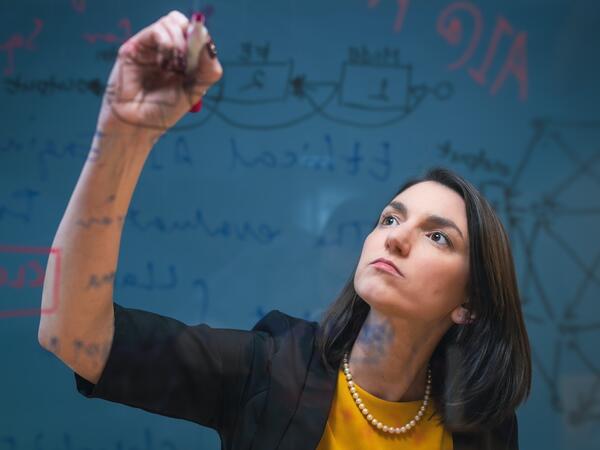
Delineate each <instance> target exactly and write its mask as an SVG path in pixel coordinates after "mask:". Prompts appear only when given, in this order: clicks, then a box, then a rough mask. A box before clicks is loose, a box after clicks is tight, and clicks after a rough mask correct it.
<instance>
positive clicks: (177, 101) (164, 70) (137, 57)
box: [98, 11, 223, 135]
mask: <svg viewBox="0 0 600 450" xmlns="http://www.w3.org/2000/svg"><path fill="white" fill-rule="evenodd" d="M190 26H191V24H190V21H189V20H188V18H187V17H185V16H184V15H183V14H182V13H181V12H179V11H171V12H170V13H169V14H168V15H166V16H164V17H162V18H160V19H159V20H158V21H156V22H154V23H153V24H151V25H150V26H148V27H146V28H144V29H143V30H141V31H139V32H138V33H137V34H135V35H134V36H132V37H131V38H130V39H129V40H127V41H126V42H125V43H123V45H121V47H120V48H119V53H118V57H117V60H116V62H115V64H114V66H113V69H112V71H111V73H110V77H109V81H108V85H107V90H106V92H105V94H104V98H103V101H102V108H101V110H100V116H99V120H98V122H99V124H98V128H99V129H100V130H103V131H104V132H106V131H107V129H109V128H113V127H117V128H118V129H119V130H122V129H123V128H126V129H128V128H131V127H136V128H143V129H150V130H155V131H158V135H160V134H162V133H164V132H165V131H167V130H168V129H169V128H170V127H172V126H173V125H174V124H175V123H176V122H177V121H178V120H179V119H180V118H181V117H182V116H183V115H184V114H185V113H187V112H188V111H189V110H190V108H191V107H192V105H194V104H195V103H197V101H198V100H199V99H200V98H201V97H202V96H203V95H204V93H205V92H206V90H207V89H208V88H209V87H210V86H212V85H213V84H214V83H216V82H217V81H219V79H220V78H221V76H222V74H223V68H222V67H221V64H220V63H219V61H218V59H217V58H216V57H215V55H214V54H213V55H212V56H211V54H210V52H209V50H208V48H207V46H206V45H205V46H203V47H202V49H201V50H200V54H199V55H197V57H198V63H197V65H196V67H195V68H194V69H193V70H191V71H190V70H187V69H188V67H187V64H188V63H187V47H188V43H187V39H186V35H187V34H188V32H192V31H196V32H197V31H198V30H189V29H188V27H190ZM194 26H196V27H198V26H199V27H204V24H203V22H194ZM203 31H204V30H203ZM209 40H210V37H209ZM191 56H192V58H193V57H195V55H191ZM138 131H141V130H138Z"/></svg>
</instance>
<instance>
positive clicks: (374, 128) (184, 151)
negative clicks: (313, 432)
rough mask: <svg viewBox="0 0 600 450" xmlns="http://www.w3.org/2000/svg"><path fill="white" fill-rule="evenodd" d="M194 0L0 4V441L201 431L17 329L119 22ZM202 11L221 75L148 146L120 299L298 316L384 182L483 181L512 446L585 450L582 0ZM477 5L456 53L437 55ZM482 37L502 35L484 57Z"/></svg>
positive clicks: (599, 156) (124, 445) (174, 309)
mask: <svg viewBox="0 0 600 450" xmlns="http://www.w3.org/2000/svg"><path fill="white" fill-rule="evenodd" d="M453 5H454V6H453ZM457 5H458V6H457ZM403 6H404V7H406V9H405V10H404V13H405V14H404V15H403V16H402V14H399V12H402V7H403ZM194 7H198V6H197V5H196V6H195V5H193V4H192V2H190V1H187V2H186V1H171V2H161V1H155V0H151V1H145V2H134V1H120V2H116V1H104V2H100V1H94V0H88V1H84V0H73V1H71V0H56V1H49V0H48V1H41V0H36V1H32V0H29V1H19V2H8V1H3V2H2V3H1V4H0V25H1V26H0V96H1V97H0V101H1V108H0V118H1V122H0V123H1V133H0V269H1V270H4V271H5V272H6V275H7V278H6V279H4V280H3V279H2V274H1V273H0V358H1V361H2V366H1V367H2V369H1V378H0V379H1V381H2V383H1V384H0V450H4V449H18V450H24V449H44V450H75V449H76V450H82V449H88V450H97V449H126V450H133V449H139V450H149V449H153V450H156V449H163V448H164V449H173V448H176V449H192V448H195V449H211V448H218V447H219V441H218V437H217V435H216V433H214V432H213V431H212V430H209V429H204V428H201V427H199V426H197V425H195V424H192V423H187V422H184V421H180V420H174V419H169V418H165V417H160V416H156V415H151V414H149V413H146V412H143V411H140V410H135V409H132V408H128V407H125V406H121V405H116V404H111V403H108V402H104V401H100V400H87V399H85V398H83V397H82V396H80V395H79V394H78V393H77V392H76V390H75V386H74V382H73V376H72V373H71V372H70V371H69V370H68V368H67V367H66V366H64V365H62V363H60V362H59V361H58V360H57V359H56V358H55V357H54V356H53V355H51V354H50V353H48V352H46V351H44V350H42V349H41V348H40V347H39V345H38V343H37V326H38V323H39V314H40V312H39V310H36V308H39V304H40V298H41V287H40V286H39V283H38V284H36V282H35V278H36V274H38V275H39V273H40V270H43V267H44V266H45V264H46V260H47V257H48V256H47V255H48V247H49V246H50V245H51V243H52V239H53V236H54V233H55V231H56V229H57V227H58V224H59V222H60V219H61V217H62V214H63V213H64V210H65V207H66V205H67V202H68V200H69V197H70V194H71V192H72V191H73V188H74V186H75V183H76V181H77V178H78V175H79V173H80V171H81V168H82V166H83V164H85V160H86V157H87V154H88V151H89V146H90V143H91V139H92V136H93V133H94V130H95V123H96V115H97V112H98V109H99V106H100V98H101V97H100V95H101V93H102V91H103V86H104V84H105V82H106V79H107V77H108V73H109V70H110V68H111V66H112V61H113V59H114V55H115V52H116V49H117V48H118V45H119V43H120V42H121V41H122V40H123V39H124V38H125V37H126V36H127V30H128V27H129V28H130V29H131V32H132V33H135V32H137V31H138V30H139V29H141V28H142V27H144V26H146V25H147V24H149V23H151V22H153V21H154V20H156V19H158V18H159V17H160V16H161V15H164V14H166V13H168V12H169V11H170V10H172V9H179V10H181V11H182V12H184V13H186V14H189V13H190V12H191V11H192V8H194ZM200 7H201V8H203V9H204V10H205V12H206V13H207V14H208V26H209V29H210V31H211V33H212V35H213V37H214V39H215V41H216V43H217V46H218V50H219V56H220V59H221V61H222V62H223V65H224V77H223V79H222V80H221V81H220V83H219V84H218V85H217V86H215V87H213V88H212V89H211V90H210V91H209V93H208V96H207V99H206V100H205V105H204V109H203V110H202V112H201V113H199V114H195V115H192V114H190V115H188V116H187V117H185V118H184V119H183V120H182V121H181V122H180V123H179V124H178V126H177V127H176V129H173V130H172V131H170V132H169V133H168V134H166V135H165V136H164V137H163V138H162V139H161V140H160V141H159V143H158V144H157V145H156V148H155V149H154V150H153V152H152V154H151V156H150V158H149V159H148V161H147V164H146V167H145V169H144V172H143V173H142V176H141V179H140V181H139V184H138V186H137V188H136V191H135V194H134V198H133V200H132V204H131V209H130V212H129V216H128V218H127V221H126V224H125V227H124V232H123V239H122V246H121V254H120V260H119V266H118V272H117V275H116V281H115V299H116V301H118V302H119V303H121V304H123V305H125V306H132V307H138V308H143V309H148V310H151V311H156V312H159V313H162V314H166V315H169V316H172V317H176V318H178V319H180V320H183V321H185V322H186V323H190V324H191V323H199V322H207V323H208V324H210V325H211V326H214V327H228V328H243V329H249V328H251V327H252V325H253V324H254V323H255V322H256V321H257V320H258V319H259V318H260V317H261V316H262V315H263V314H265V313H266V312H267V311H269V310H271V309H280V310H282V311H284V312H286V313H288V314H291V315H296V316H299V317H303V318H306V319H309V320H317V319H318V317H319V314H320V313H321V312H322V311H323V310H324V308H325V307H326V306H327V305H328V304H329V303H330V302H331V301H333V299H334V298H335V296H336V295H337V293H338V292H339V290H340V288H341V287H342V285H343V284H344V282H345V281H346V280H347V278H348V276H349V274H350V273H351V271H352V269H353V267H354V265H355V264H356V262H357V260H358V256H359V254H360V250H361V244H362V241H363V239H364V238H365V236H366V235H367V233H368V232H369V229H370V227H371V226H372V224H373V223H374V221H375V219H376V217H377V214H378V213H379V211H380V209H381V208H382V207H383V205H384V204H385V203H386V202H387V201H388V200H390V199H391V196H392V195H393V194H394V193H395V191H396V189H397V188H398V186H399V185H400V184H402V182H403V181H405V179H406V178H408V177H412V176H414V175H417V174H420V173H422V172H423V171H424V170H425V169H426V168H428V167H430V166H433V165H445V166H448V167H450V168H452V169H454V170H456V171H458V172H459V173H461V174H462V175H464V176H465V177H466V178H467V179H468V180H470V181H471V182H473V183H474V184H476V185H477V186H479V187H480V189H481V190H482V191H483V192H484V193H485V195H486V196H487V197H488V198H489V199H490V200H492V201H493V202H494V205H495V207H496V209H497V210H498V212H499V213H500V215H501V217H502V220H503V222H504V224H505V225H506V227H507V229H508V231H509V233H510V237H511V241H512V246H513V251H514V257H515V261H516V265H517V270H518V275H519V283H520V289H521V292H522V296H523V309H524V312H525V316H526V320H527V326H528V331H529V333H530V338H531V343H532V347H533V360H534V380H533V391H532V395H531V398H530V400H529V402H528V403H526V404H525V405H524V406H523V407H522V408H520V409H519V411H518V417H519V426H520V444H521V448H522V449H532V450H535V449H545V450H554V449H556V450H559V449H561V450H562V449H578V450H592V449H598V448H600V432H599V431H598V430H599V428H600V427H599V425H600V353H599V351H598V342H599V337H600V336H599V333H598V331H599V329H600V314H599V313H600V306H599V303H598V298H599V295H598V294H599V291H600V289H599V286H600V269H599V262H600V245H599V243H598V230H599V225H600V219H599V214H600V201H599V194H600V188H599V182H600V139H599V138H600V113H599V111H598V102H599V101H600V89H599V88H598V85H597V83H598V81H597V80H599V79H600V63H599V60H598V48H599V44H600V26H599V25H600V4H598V2H595V1H592V0H589V1H583V0H577V1H574V0H570V1H567V0H561V1H558V0H555V1H541V0H537V1H536V0H518V1H517V0H504V1H501V2H500V1H467V2H458V3H453V2H450V1H446V0H431V1H428V2H417V1H404V2H402V1H392V0H389V1H383V0H381V1H373V0H371V1H368V0H363V1H339V0H335V1H333V0H330V1H314V0H308V1H298V0H291V1H281V0H280V1H275V0H269V1H254V2H247V1H239V0H228V1H221V0H216V1H213V2H211V3H203V4H201V5H200ZM454 7H456V8H457V9H455V10H454V12H451V8H454ZM444 13H449V15H448V21H446V22H444V23H443V24H442V26H443V28H444V29H445V30H446V32H445V33H444V35H442V34H441V33H440V26H439V25H440V24H439V23H438V21H440V20H441V17H443V15H444ZM477 15H479V17H480V21H479V22H477V23H478V24H479V25H480V26H481V34H480V38H479V40H478V41H477V42H475V44H474V46H473V53H472V56H471V57H470V58H469V59H468V60H467V61H465V62H464V63H463V64H462V65H460V67H456V68H452V67H450V66H451V65H452V63H454V62H456V61H457V60H459V59H460V58H461V55H463V54H464V52H465V51H466V49H467V47H468V46H469V42H470V41H471V40H472V38H473V36H474V33H475V32H476V28H477V26H476V25H477V23H476V22H475V21H474V17H476V16H477ZM36 20H37V22H36ZM36 23H37V25H36ZM36 26H37V27H38V28H37V30H38V32H37V34H36V33H35V32H34V31H35V30H36ZM495 30H496V31H497V30H500V31H502V30H505V31H504V32H503V33H502V34H499V35H496V37H499V39H498V41H497V46H496V47H495V52H491V50H490V49H491V48H492V46H491V43H492V42H494V36H495ZM518 42H521V43H522V44H523V46H522V47H521V52H520V53H517V56H518V57H516V58H515V59H514V62H515V64H517V66H519V67H520V68H521V69H522V72H521V73H526V75H527V78H526V82H525V81H521V82H519V81H518V80H517V78H516V77H515V76H514V73H509V74H508V76H507V77H506V79H505V80H504V82H502V83H500V84H498V86H497V88H496V89H494V83H495V82H496V80H497V79H498V77H499V74H500V73H502V70H503V67H504V65H505V64H506V62H507V60H508V59H509V57H508V55H509V54H510V53H511V51H515V50H514V46H515V45H517V44H518ZM516 43H517V44H516ZM511 48H512V49H513V50H511ZM488 52H490V53H489V54H490V56H491V57H490V59H489V60H488V61H489V66H488V70H487V72H486V76H485V79H484V80H479V81H477V80H476V79H475V78H474V77H473V75H472V73H473V71H474V70H476V69H478V68H480V67H481V65H482V64H483V63H484V61H486V55H488ZM365 55H370V56H368V57H366V58H365ZM253 81H254V82H257V83H258V86H256V85H255V86H254V87H250V88H245V86H247V85H248V84H249V83H250V84H251V82H253ZM92 163H93V161H91V162H88V164H92ZM186 221H187V222H189V223H190V224H192V225H190V227H189V228H188V229H181V225H182V224H183V223H184V222H186ZM178 225H179V227H178ZM90 226H98V225H94V224H91V225H90ZM20 268H21V270H22V274H23V276H24V277H25V278H24V279H25V280H26V282H25V283H24V284H23V285H22V286H19V284H18V282H16V283H15V282H14V281H15V280H17V281H18V279H19V278H18V277H19V269H20ZM81 301H85V299H81ZM200 407H201V406H200ZM119 445H120V447H119Z"/></svg>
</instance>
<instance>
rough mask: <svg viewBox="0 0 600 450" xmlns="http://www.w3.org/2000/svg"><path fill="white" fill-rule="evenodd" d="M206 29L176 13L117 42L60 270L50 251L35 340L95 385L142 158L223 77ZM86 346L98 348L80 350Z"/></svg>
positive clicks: (65, 221)
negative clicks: (209, 45)
mask: <svg viewBox="0 0 600 450" xmlns="http://www.w3.org/2000/svg"><path fill="white" fill-rule="evenodd" d="M205 32H206V30H205V28H204V25H203V23H202V22H196V21H194V22H193V23H190V21H188V19H187V18H186V17H185V16H184V15H183V14H181V13H180V12H178V11H172V12H171V13H169V14H168V15H166V16H164V17H162V18H161V19H160V20H158V21H157V22H155V23H153V24H152V25H150V26H148V27H146V28H144V29H143V30H141V31H140V32H138V33H137V34H136V35H135V36H133V37H131V38H130V39H129V40H128V41H127V42H125V43H124V44H123V45H122V46H121V47H120V49H119V54H118V58H117V61H116V62H115V64H114V66H113V69H112V71H111V74H110V77H109V82H108V85H107V90H106V92H105V95H104V97H103V101H102V106H101V109H100V114H99V117H98V122H97V130H96V133H95V134H94V138H93V141H92V147H91V150H90V154H89V158H88V161H86V163H85V165H84V167H83V170H82V172H81V174H80V176H79V179H78V181H77V184H76V186H75V189H74V191H73V193H72V195H71V198H70V200H69V203H68V205H67V208H66V211H65V213H64V216H63V218H62V220H61V222H60V225H59V227H58V230H57V232H56V235H55V237H54V241H53V243H52V247H53V248H55V249H58V250H59V251H60V255H61V261H60V271H57V261H56V259H55V257H53V256H51V257H50V258H49V260H48V265H47V268H46V278H45V280H44V289H43V293H42V311H47V312H45V313H42V315H41V319H40V325H39V331H38V340H39V342H40V345H42V347H44V348H46V349H47V350H49V351H51V352H53V353H54V354H55V355H56V356H57V357H58V358H59V359H61V360H62V361H63V362H64V363H65V364H67V365H68V366H69V367H70V368H71V369H72V370H74V371H75V372H77V373H78V374H79V375H81V376H82V377H83V378H85V379H87V380H88V381H90V382H92V383H96V382H97V380H98V379H99V377H100V375H101V373H102V370H103V368H104V366H105V363H106V358H107V355H108V351H109V350H110V346H111V343H112V339H113V333H114V314H113V279H114V274H115V272H116V270H117V261H118V255H119V246H120V241H121V232H122V228H123V224H124V221H125V217H126V215H127V210H128V208H129V204H130V202H131V197H132V195H133V191H134V189H135V186H136V184H137V181H138V178H139V176H140V173H141V171H142V168H143V166H144V162H145V161H146V158H147V157H148V155H149V153H150V151H151V149H152V146H153V144H154V143H155V142H156V140H157V139H158V138H159V137H160V136H161V135H162V134H163V133H164V132H166V131H167V130H168V129H169V127H171V126H172V125H174V124H175V123H176V122H177V121H178V120H179V119H180V118H181V117H182V116H183V115H184V114H185V113H186V112H188V111H189V110H190V107H191V106H192V105H194V104H195V103H196V102H197V101H198V100H199V99H200V98H201V96H202V95H203V94H204V93H205V91H206V89H208V88H209V87H210V86H211V85H212V84H213V83H215V82H217V81H218V80H219V79H220V77H221V74H222V68H221V65H220V64H219V62H218V60H217V59H216V58H215V57H214V54H211V52H210V51H209V50H208V48H207V47H206V46H198V43H199V42H202V43H203V42H204V41H205V40H206V39H208V35H206V34H204V33H205ZM192 35H195V36H196V39H192V38H191V36H192ZM200 39H201V40H200ZM191 42H194V44H193V45H191V46H190V47H194V46H195V48H198V47H200V48H199V49H198V50H197V51H198V52H199V54H197V55H195V54H193V53H190V54H189V55H188V43H191ZM188 56H189V58H188ZM57 277H58V279H57ZM55 283H57V285H58V289H57V292H55V291H54V289H53V287H54V285H55ZM56 293H58V298H54V297H53V296H54V295H55V294H56ZM53 305H54V306H56V308H55V309H54V310H51V309H50V308H51V307H52V306H53ZM82 346H85V347H86V348H95V349H97V351H96V352H82V351H81V348H82ZM88 355H92V356H88Z"/></svg>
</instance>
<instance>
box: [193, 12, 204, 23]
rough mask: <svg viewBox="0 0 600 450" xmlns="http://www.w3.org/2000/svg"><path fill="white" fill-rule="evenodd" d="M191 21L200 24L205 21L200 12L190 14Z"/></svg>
mask: <svg viewBox="0 0 600 450" xmlns="http://www.w3.org/2000/svg"><path fill="white" fill-rule="evenodd" d="M192 20H193V21H194V22H202V23H204V20H205V17H204V14H203V13H201V12H195V13H192Z"/></svg>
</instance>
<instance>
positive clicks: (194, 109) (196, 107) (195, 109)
mask: <svg viewBox="0 0 600 450" xmlns="http://www.w3.org/2000/svg"><path fill="white" fill-rule="evenodd" d="M201 109H202V99H200V100H198V102H197V103H196V104H195V105H194V106H192V107H191V108H190V112H193V113H197V112H198V111H200V110H201Z"/></svg>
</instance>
